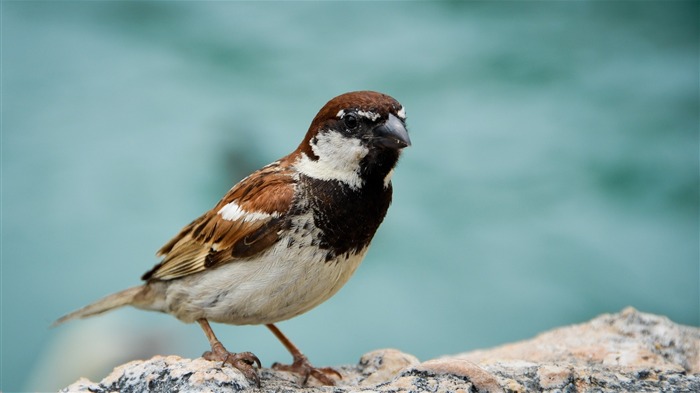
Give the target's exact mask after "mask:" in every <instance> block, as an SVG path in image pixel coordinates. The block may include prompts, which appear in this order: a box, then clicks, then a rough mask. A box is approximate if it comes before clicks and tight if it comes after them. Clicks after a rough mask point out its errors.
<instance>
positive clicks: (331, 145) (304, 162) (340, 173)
mask: <svg viewBox="0 0 700 393" xmlns="http://www.w3.org/2000/svg"><path fill="white" fill-rule="evenodd" d="M310 143H311V150H313V152H314V154H315V155H316V156H317V157H318V160H312V159H310V158H309V157H308V156H307V155H306V154H302V155H301V156H300V157H299V159H298V160H297V162H296V163H295V167H296V169H297V170H298V171H299V172H300V173H302V174H304V175H306V176H309V177H313V178H315V179H320V180H337V181H341V182H343V183H345V184H347V185H348V186H350V187H351V188H353V189H359V188H360V187H362V184H363V181H362V178H361V177H360V161H362V159H363V158H365V156H366V155H367V153H369V149H367V148H366V147H364V146H362V144H361V143H360V140H359V139H357V138H346V137H345V136H343V135H341V134H340V133H338V132H336V131H324V132H321V133H319V135H318V136H317V137H316V138H314V139H313V140H311V142H310Z"/></svg>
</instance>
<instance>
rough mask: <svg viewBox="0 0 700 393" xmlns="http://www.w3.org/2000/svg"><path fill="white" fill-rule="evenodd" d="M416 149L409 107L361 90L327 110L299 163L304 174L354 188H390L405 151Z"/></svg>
mask: <svg viewBox="0 0 700 393" xmlns="http://www.w3.org/2000/svg"><path fill="white" fill-rule="evenodd" d="M410 145H411V140H410V138H409V137H408V132H407V131H406V112H405V110H404V108H403V106H401V104H399V103H398V101H396V100H395V99H393V98H392V97H390V96H388V95H386V94H382V93H377V92H373V91H356V92H351V93H345V94H342V95H339V96H337V97H335V98H333V99H332V100H330V101H328V103H326V105H325V106H324V107H323V108H321V110H320V111H319V112H318V114H317V115H316V117H315V118H314V120H313V121H312V122H311V126H310V127H309V131H308V132H307V133H306V137H305V138H304V140H303V141H302V142H301V144H300V145H299V147H298V148H297V150H296V151H295V153H294V154H295V155H296V162H295V164H294V165H295V167H296V168H297V170H298V171H299V172H300V173H302V174H305V175H307V176H310V177H313V178H317V179H321V180H335V181H340V182H342V183H345V184H346V185H348V186H350V187H351V188H353V189H357V188H360V187H362V186H363V185H364V184H365V183H367V182H373V181H381V182H383V184H384V186H385V187H386V186H388V185H389V182H390V178H391V173H392V171H393V168H394V166H395V165H396V163H397V162H398V159H399V155H400V152H401V150H402V149H403V148H405V147H407V146H410Z"/></svg>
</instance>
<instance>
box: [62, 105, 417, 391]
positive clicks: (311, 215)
mask: <svg viewBox="0 0 700 393" xmlns="http://www.w3.org/2000/svg"><path fill="white" fill-rule="evenodd" d="M410 145H411V140H410V138H409V135H408V131H407V128H406V111H405V110H404V107H403V106H402V105H401V104H400V103H399V102H398V101H396V100H395V99H394V98H392V97H391V96H389V95H386V94H383V93H379V92H375V91H354V92H349V93H345V94H341V95H339V96H337V97H335V98H333V99H331V100H330V101H328V102H327V103H326V104H325V105H324V106H323V107H322V108H321V110H320V111H319V112H318V114H317V115H316V116H315V117H314V118H313V120H312V122H311V125H310V126H309V129H308V131H307V132H306V134H305V136H304V139H303V140H302V141H301V143H300V144H299V146H298V147H297V148H296V149H295V150H294V151H293V152H292V153H290V154H289V155H287V156H285V157H283V158H281V159H279V160H277V161H274V162H272V163H271V164H268V165H266V166H264V167H262V168H261V169H259V170H257V171H255V172H253V173H252V174H250V175H249V176H248V177H246V178H244V179H243V180H241V181H240V182H238V183H237V184H235V185H234V186H233V187H232V188H231V189H230V190H229V191H228V192H227V193H226V194H225V195H224V197H223V198H222V199H221V200H220V201H219V202H218V203H217V204H216V205H215V206H214V207H213V208H212V209H211V210H209V211H207V212H206V213H204V214H203V215H202V216H200V217H199V218H197V219H195V220H194V221H192V222H191V223H190V224H189V225H187V226H185V227H184V228H183V229H182V230H181V231H180V232H179V233H178V234H177V235H176V236H175V237H173V238H172V240H170V241H169V242H167V243H166V244H165V245H164V246H163V247H162V248H160V250H159V251H158V252H157V254H156V255H157V256H158V257H160V258H161V260H160V262H159V263H157V264H156V265H155V266H154V267H153V268H152V269H151V270H149V271H147V272H146V273H145V274H144V275H143V276H142V277H141V279H142V280H143V281H144V282H143V284H142V285H138V286H135V287H131V288H128V289H125V290H123V291H120V292H117V293H114V294H111V295H108V296H106V297H104V298H102V299H100V300H98V301H96V302H94V303H92V304H89V305H87V306H85V307H83V308H81V309H78V310H76V311H73V312H71V313H69V314H67V315H65V316H63V317H61V318H59V319H58V320H56V322H54V326H55V325H59V324H62V323H64V322H67V321H69V320H73V319H79V318H86V317H90V316H94V315H98V314H101V313H104V312H106V311H110V310H113V309H116V308H120V307H123V306H127V305H128V306H133V307H135V308H138V309H143V310H148V311H158V312H163V313H167V314H170V315H172V316H174V317H175V318H177V319H179V320H180V321H182V322H185V323H193V322H197V323H198V324H199V325H200V327H201V328H202V330H203V331H204V334H205V335H206V337H207V339H208V341H209V344H210V346H211V349H210V350H209V351H207V352H205V353H204V354H203V357H204V359H207V360H210V361H219V362H223V364H229V365H231V366H233V367H234V368H236V369H238V370H240V371H241V372H242V373H243V375H244V376H245V377H246V378H248V380H252V381H254V382H255V383H256V384H257V386H260V379H259V377H258V374H257V369H260V368H261V363H260V360H259V359H258V357H257V356H255V355H254V354H253V353H251V352H239V353H234V352H229V351H228V350H227V349H226V348H225V347H224V345H223V344H222V343H221V342H220V341H219V340H218V338H217V337H216V335H215V334H214V332H213V330H212V328H211V326H210V322H216V323H223V324H230V325H265V326H266V327H267V328H268V329H269V330H270V331H271V332H272V333H273V334H274V335H275V336H276V337H277V338H278V339H279V340H280V342H281V343H282V344H283V345H284V346H285V348H286V349H287V350H288V351H289V352H290V354H291V355H292V363H291V364H288V365H282V364H279V363H274V364H273V365H272V367H273V369H276V370H282V371H289V372H292V373H296V374H298V375H299V377H300V378H301V379H302V381H301V384H302V385H305V384H306V383H307V381H308V379H309V378H310V377H313V378H315V379H316V380H317V381H318V382H320V383H321V384H324V385H334V384H335V380H334V379H333V377H337V378H342V376H341V374H340V373H338V372H337V371H336V370H334V369H332V368H330V367H325V368H316V367H314V366H312V365H311V363H310V361H309V360H308V358H307V357H306V356H305V355H304V354H303V353H302V352H301V350H299V348H298V347H296V346H295V345H294V344H293V343H292V342H291V341H290V340H289V339H288V338H287V337H286V336H285V335H284V334H283V333H282V332H281V331H280V330H279V329H278V328H277V326H276V325H275V323H277V322H280V321H284V320H288V319H290V318H293V317H296V316H298V315H300V314H303V313H305V312H307V311H309V310H311V309H312V308H314V307H316V306H318V305H319V304H321V303H322V302H324V301H326V300H327V299H329V298H330V297H331V296H333V295H334V294H335V293H336V292H337V291H338V290H339V289H340V288H341V287H342V286H343V285H344V284H345V283H346V282H347V281H348V279H349V278H350V276H352V274H353V273H354V272H355V270H356V269H357V267H358V266H359V265H360V263H361V262H362V260H363V259H364V257H365V254H366V253H367V250H368V247H369V245H370V242H371V240H372V238H373V237H374V234H375V233H376V231H377V229H378V227H379V225H380V224H381V223H382V221H383V220H384V217H385V215H386V213H387V210H388V208H389V205H390V204H391V201H392V182H391V178H392V175H393V173H394V168H395V166H396V165H397V163H398V161H399V158H400V155H401V152H402V150H403V149H404V148H406V147H408V146H410Z"/></svg>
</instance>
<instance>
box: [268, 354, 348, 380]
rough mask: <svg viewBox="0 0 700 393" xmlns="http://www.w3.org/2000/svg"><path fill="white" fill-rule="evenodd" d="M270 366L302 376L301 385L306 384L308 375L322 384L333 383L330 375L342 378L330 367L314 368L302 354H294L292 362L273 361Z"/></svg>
mask: <svg viewBox="0 0 700 393" xmlns="http://www.w3.org/2000/svg"><path fill="white" fill-rule="evenodd" d="M272 368H273V369H275V370H278V371H289V372H292V373H295V374H299V375H301V376H302V378H303V380H302V383H301V385H302V386H304V385H306V382H307V381H308V380H309V377H314V378H316V379H317V380H318V381H319V382H321V383H322V384H323V385H330V386H333V385H335V381H334V380H333V379H331V378H330V376H333V375H334V376H336V377H338V378H340V379H342V378H343V376H342V375H340V373H339V372H338V371H336V370H334V369H332V368H330V367H322V368H316V367H314V366H312V365H311V363H309V359H307V358H306V356H304V355H300V356H295V357H294V361H293V362H292V364H279V363H274V364H273V365H272Z"/></svg>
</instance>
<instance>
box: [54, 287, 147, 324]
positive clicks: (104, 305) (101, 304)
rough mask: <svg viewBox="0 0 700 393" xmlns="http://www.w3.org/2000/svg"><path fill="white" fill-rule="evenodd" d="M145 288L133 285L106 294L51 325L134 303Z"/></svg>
mask: <svg viewBox="0 0 700 393" xmlns="http://www.w3.org/2000/svg"><path fill="white" fill-rule="evenodd" d="M143 289H144V287H143V286H138V287H132V288H129V289H125V290H123V291H120V292H117V293H113V294H111V295H108V296H105V297H103V298H102V299H100V300H98V301H96V302H94V303H92V304H88V305H87V306H85V307H83V308H81V309H79V310H75V311H73V312H72V313H70V314H66V315H64V316H62V317H61V318H58V319H57V320H56V321H55V322H54V323H53V324H52V325H51V326H58V325H60V324H62V323H64V322H68V321H70V320H72V319H78V318H87V317H91V316H93V315H97V314H102V313H103V312H107V311H110V310H114V309H115V308H119V307H123V306H127V305H130V304H133V303H134V300H135V299H136V296H138V295H139V294H140V293H141V292H142V291H143Z"/></svg>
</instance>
